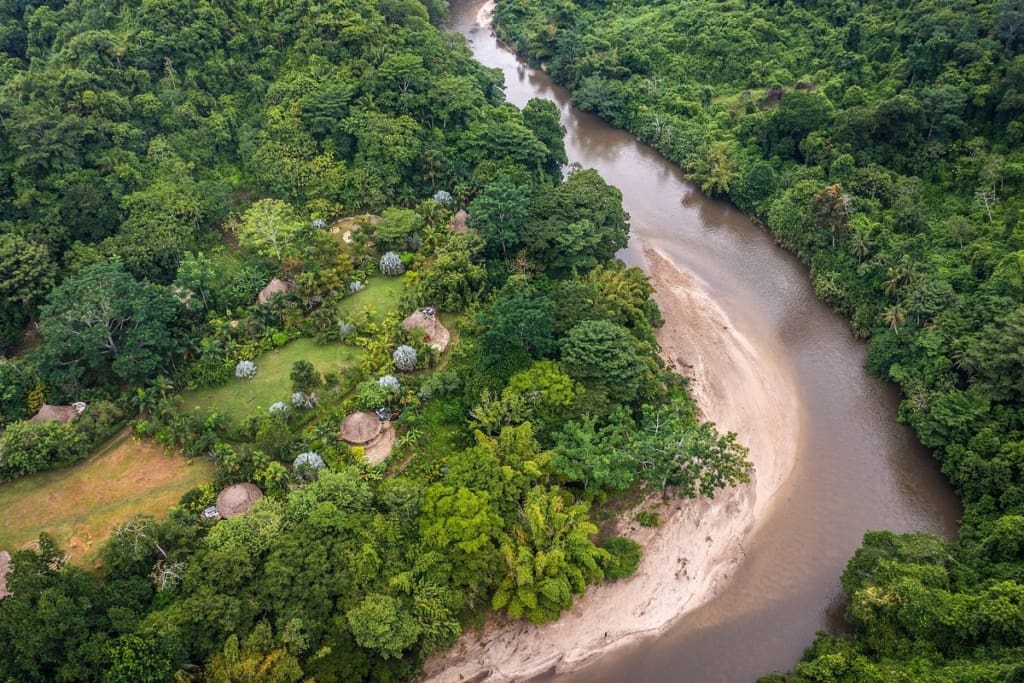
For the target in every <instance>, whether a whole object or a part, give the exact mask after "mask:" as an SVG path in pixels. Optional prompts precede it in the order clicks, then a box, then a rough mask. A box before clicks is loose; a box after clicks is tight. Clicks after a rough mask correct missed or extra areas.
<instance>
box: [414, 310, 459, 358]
mask: <svg viewBox="0 0 1024 683" xmlns="http://www.w3.org/2000/svg"><path fill="white" fill-rule="evenodd" d="M402 327H404V328H405V329H407V330H423V335H424V341H426V342H427V343H428V344H430V345H431V346H433V347H434V348H435V349H437V350H438V351H439V352H441V353H444V351H445V349H447V348H448V344H450V343H451V341H452V335H451V333H450V332H448V328H446V327H445V326H444V325H442V324H441V321H440V320H438V319H437V312H436V311H435V310H434V309H433V308H421V309H419V310H418V311H416V312H414V313H413V314H412V315H410V316H409V317H408V318H406V319H405V320H403V321H402Z"/></svg>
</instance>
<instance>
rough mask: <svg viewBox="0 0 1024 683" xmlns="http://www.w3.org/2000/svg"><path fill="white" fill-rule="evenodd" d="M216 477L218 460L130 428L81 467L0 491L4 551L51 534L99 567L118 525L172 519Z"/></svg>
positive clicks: (26, 480) (77, 557)
mask: <svg viewBox="0 0 1024 683" xmlns="http://www.w3.org/2000/svg"><path fill="white" fill-rule="evenodd" d="M213 474H214V464H213V463H212V462H211V461H209V460H206V459H202V460H193V461H189V460H186V459H185V458H183V457H181V456H179V455H173V454H167V453H165V451H164V449H163V448H162V447H160V446H157V445H156V444H153V443H150V442H148V441H143V442H138V443H137V442H136V441H135V440H134V439H133V438H132V437H131V434H130V432H128V430H125V431H124V432H122V433H121V435H119V436H118V437H117V438H115V439H114V441H113V442H112V443H110V444H109V445H108V446H107V447H106V448H105V449H103V450H101V451H99V452H98V453H97V454H96V455H93V456H92V457H90V458H89V459H88V460H85V461H83V462H80V463H78V464H77V465H74V466H72V467H68V468H65V469H60V470H52V471H50V472H41V473H39V474H33V475H30V476H27V477H22V478H20V479H16V480H14V481H10V482H7V483H5V484H3V485H0V520H2V521H0V550H8V551H11V552H13V551H15V550H18V549H20V548H21V547H22V546H23V545H25V544H26V543H30V542H32V541H34V540H36V539H37V538H38V536H39V533H40V532H42V531H45V532H47V533H49V534H51V535H52V536H53V537H54V540H56V541H57V544H58V545H59V546H60V547H61V548H66V549H67V551H68V553H69V554H70V556H71V561H72V562H76V563H78V564H83V565H84V564H90V563H93V562H95V561H96V560H97V559H98V557H97V556H98V552H99V549H100V547H101V546H102V545H103V541H105V540H106V539H107V538H108V537H109V536H110V534H111V532H112V531H113V530H114V529H115V528H116V527H117V526H119V525H121V524H123V523H124V522H125V521H127V520H128V519H129V518H130V517H132V516H133V515H136V514H146V515H152V516H153V517H157V518H162V517H164V516H166V515H167V510H168V508H170V507H171V506H172V505H174V504H175V503H177V502H178V500H179V499H180V498H181V496H182V495H183V494H184V493H185V492H186V491H188V490H189V489H192V488H194V487H196V486H199V485H200V484H203V483H205V482H207V481H210V480H211V479H212V478H213Z"/></svg>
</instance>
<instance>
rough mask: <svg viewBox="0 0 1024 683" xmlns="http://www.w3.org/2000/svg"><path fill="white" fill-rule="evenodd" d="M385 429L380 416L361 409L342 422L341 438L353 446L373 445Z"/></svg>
mask: <svg viewBox="0 0 1024 683" xmlns="http://www.w3.org/2000/svg"><path fill="white" fill-rule="evenodd" d="M381 431H383V426H382V425H381V421H380V418H378V417H377V416H376V415H374V414H373V413H367V412H365V411H362V410H361V411H359V412H356V413H352V414H351V415H349V416H348V417H346V418H345V421H344V422H343V423H342V424H341V438H343V439H344V440H345V441H346V442H348V443H349V444H351V445H353V446H369V445H372V444H373V443H374V442H375V441H376V440H377V438H378V437H380V433H381Z"/></svg>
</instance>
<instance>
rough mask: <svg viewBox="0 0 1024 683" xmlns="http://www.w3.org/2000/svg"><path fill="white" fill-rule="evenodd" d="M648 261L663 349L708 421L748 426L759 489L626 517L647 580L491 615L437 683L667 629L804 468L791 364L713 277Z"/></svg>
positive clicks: (440, 667)
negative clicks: (546, 611) (539, 610)
mask: <svg viewBox="0 0 1024 683" xmlns="http://www.w3.org/2000/svg"><path fill="white" fill-rule="evenodd" d="M644 256H645V259H646V261H647V264H646V266H647V267H646V270H647V272H648V274H649V275H650V278H651V282H652V283H653V285H654V287H655V289H656V293H655V298H656V299H657V301H658V304H659V305H660V306H661V310H662V313H663V315H664V317H665V325H664V327H662V328H661V330H659V332H658V342H659V343H660V344H661V348H662V355H663V356H664V358H665V360H666V361H667V362H668V363H669V364H670V365H671V366H672V367H673V368H674V369H675V370H676V371H678V372H680V373H682V374H685V375H688V376H690V377H692V378H693V381H692V382H691V385H690V390H691V393H692V395H693V397H694V399H695V400H696V401H697V404H698V406H699V407H700V410H701V413H702V416H703V418H704V419H707V420H711V421H713V422H715V423H716V424H717V425H718V428H719V429H720V430H721V431H732V432H736V434H737V435H738V437H739V441H740V442H741V443H743V444H744V445H746V446H747V447H748V448H749V449H750V460H751V461H752V462H753V463H754V474H753V476H752V479H751V482H750V484H747V485H745V486H741V487H735V488H732V489H728V490H726V491H722V492H720V493H719V494H718V495H717V496H716V497H715V498H714V500H709V499H699V500H686V501H684V500H678V499H671V500H670V502H669V504H668V505H666V506H664V507H662V508H661V509H660V510H659V513H660V514H661V518H662V521H661V525H660V526H659V527H657V528H654V529H649V528H643V527H640V526H638V525H636V524H622V525H621V531H622V532H623V533H624V535H628V536H630V537H632V538H633V539H634V540H636V541H637V542H638V543H640V544H641V545H642V546H643V550H644V557H643V561H642V562H641V564H640V568H639V570H638V571H637V573H636V575H635V576H633V577H631V578H629V579H626V580H623V581H617V582H615V583H610V584H605V585H601V586H595V587H592V588H590V590H588V591H587V592H586V594H585V595H583V596H582V597H580V598H579V599H578V600H577V601H576V603H575V605H574V606H573V608H572V610H570V611H569V612H566V613H565V614H563V615H562V617H561V619H559V620H558V621H557V622H554V623H550V624H545V625H543V626H533V625H531V624H528V623H522V622H512V623H509V622H507V621H505V620H502V619H498V618H495V619H491V620H490V621H489V622H488V623H487V624H486V625H485V627H484V628H483V629H482V630H480V631H471V632H468V633H466V634H464V635H463V637H462V638H461V639H460V640H459V642H458V643H457V644H456V645H455V647H454V648H452V650H451V651H449V652H447V653H445V654H444V655H440V656H437V657H434V658H432V659H430V660H429V661H428V662H427V663H426V665H425V669H426V672H427V680H428V681H431V682H433V683H448V682H449V681H450V682H452V683H455V682H462V683H464V682H465V681H468V680H473V681H484V680H486V681H512V680H523V679H526V678H529V677H531V676H535V675H538V674H541V673H544V672H547V671H551V670H555V671H570V670H574V669H578V668H581V667H583V666H585V665H587V664H590V663H592V662H593V661H595V660H596V659H597V658H599V657H600V656H601V655H602V654H605V653H607V652H609V651H610V650H612V649H614V648H616V647H620V646H622V645H625V644H626V643H629V642H632V641H634V640H637V639H639V638H643V637H648V636H652V635H656V634H658V633H661V632H662V631H664V630H665V629H667V628H668V627H669V626H670V625H671V624H672V623H673V622H675V621H676V620H678V619H679V618H681V617H682V616H683V615H685V614H686V613H687V612H690V611H692V610H693V609H695V608H697V607H698V606H700V605H701V604H703V603H704V602H706V601H708V600H709V599H711V598H712V597H714V596H715V595H716V594H717V593H718V591H719V590H721V588H722V587H723V586H724V585H725V583H726V582H727V581H728V580H729V577H730V576H731V574H732V572H733V570H734V568H735V567H736V566H737V565H738V563H739V562H740V561H741V560H742V559H743V555H744V544H745V542H746V541H747V540H748V539H749V537H750V535H751V534H752V533H753V532H754V530H755V529H756V527H757V525H758V523H759V522H760V521H761V520H763V519H764V518H765V517H766V516H767V513H768V510H769V508H770V505H771V503H772V499H773V498H774V496H775V494H776V492H777V491H778V490H779V487H780V486H781V485H782V483H783V482H784V481H785V480H786V478H787V477H788V475H789V473H790V472H791V470H792V469H793V465H794V458H795V454H796V445H797V439H798V438H799V435H798V433H797V431H798V426H799V419H798V410H799V401H798V399H797V396H796V390H795V388H794V383H793V380H792V375H791V371H790V369H789V368H788V366H787V365H786V364H785V363H784V362H783V361H782V360H780V359H779V358H778V356H777V354H776V352H775V351H774V350H773V349H772V347H771V346H770V345H768V344H765V345H764V346H763V347H760V346H758V345H757V340H756V339H751V338H748V337H746V336H745V335H743V334H742V333H741V332H739V331H738V330H737V329H736V328H735V327H734V325H733V324H732V322H731V321H730V320H729V318H728V316H727V315H726V314H725V312H724V311H723V310H722V309H721V308H720V307H719V306H718V305H717V304H716V303H715V301H714V300H713V299H712V298H711V297H710V296H709V294H708V291H707V287H706V285H705V284H704V283H702V282H701V281H700V280H698V279H697V278H695V277H694V276H692V275H690V274H687V273H684V272H680V271H679V270H678V269H677V268H676V267H675V266H674V265H673V264H672V263H671V262H670V261H669V260H668V259H667V258H665V257H664V256H663V255H662V254H660V253H659V252H658V251H656V250H654V249H651V248H649V247H647V248H644ZM660 500H661V497H660V496H654V497H652V498H651V499H650V500H648V501H645V502H644V503H643V504H642V505H641V506H640V508H650V509H654V508H655V506H656V504H657V503H659V502H660ZM633 516H634V515H633V513H628V514H627V515H626V519H627V520H630V519H632V517H633Z"/></svg>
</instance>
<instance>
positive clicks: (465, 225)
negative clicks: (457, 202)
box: [452, 209, 469, 235]
mask: <svg viewBox="0 0 1024 683" xmlns="http://www.w3.org/2000/svg"><path fill="white" fill-rule="evenodd" d="M468 231H469V214H468V213H466V210H465V209H459V210H458V211H456V212H455V217H454V218H452V232H457V233H459V234H460V235H461V234H462V233H464V232H468Z"/></svg>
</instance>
